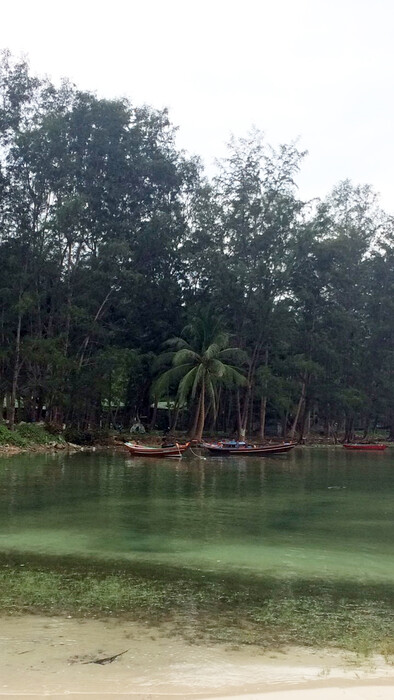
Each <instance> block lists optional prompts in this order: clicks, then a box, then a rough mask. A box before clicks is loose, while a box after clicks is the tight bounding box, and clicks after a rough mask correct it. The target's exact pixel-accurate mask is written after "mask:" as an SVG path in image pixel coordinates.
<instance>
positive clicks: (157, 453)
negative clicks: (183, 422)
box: [124, 442, 190, 458]
mask: <svg viewBox="0 0 394 700" xmlns="http://www.w3.org/2000/svg"><path fill="white" fill-rule="evenodd" d="M189 445H190V442H187V443H185V444H183V445H179V444H178V443H177V442H176V443H175V444H174V445H167V446H162V447H160V446H157V447H156V446H155V445H139V444H138V443H137V442H125V443H124V446H125V447H126V448H127V449H128V451H129V452H130V454H132V455H135V456H138V457H156V458H157V457H182V454H183V453H184V452H185V450H187V448H188V447H189Z"/></svg>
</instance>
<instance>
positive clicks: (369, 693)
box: [0, 615, 394, 700]
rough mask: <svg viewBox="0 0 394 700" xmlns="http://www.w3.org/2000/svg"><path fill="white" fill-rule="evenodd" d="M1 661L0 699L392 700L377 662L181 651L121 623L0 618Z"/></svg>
mask: <svg viewBox="0 0 394 700" xmlns="http://www.w3.org/2000/svg"><path fill="white" fill-rule="evenodd" d="M123 652H124V653H123ZM118 654H119V656H117V655H118ZM112 657H115V658H112ZM0 661H1V667H0V668H1V673H0V697H1V698H2V700H4V698H7V697H8V698H13V700H16V698H18V697H20V698H22V697H26V696H36V697H45V696H50V697H52V698H56V697H64V696H65V695H71V696H72V697H73V698H74V700H75V699H76V698H79V697H81V698H82V697H85V698H86V695H89V696H90V697H94V698H97V699H98V700H100V699H101V698H105V700H108V698H109V697H111V696H112V697H114V696H116V695H123V696H129V697H132V698H134V700H148V699H152V700H155V699H157V700H158V699H159V698H160V699H161V700H172V699H175V698H178V699H179V698H188V697H189V698H191V697H193V698H215V699H216V700H220V699H223V698H228V697H230V696H232V697H233V698H234V699H235V698H242V699H243V700H255V699H256V698H260V697H261V696H262V694H264V700H288V699H290V697H291V699H292V700H296V699H297V700H298V698H300V700H303V699H304V698H305V700H309V699H311V700H312V698H316V697H319V700H339V699H340V698H342V699H343V700H355V699H357V698H358V699H361V700H375V699H376V700H379V699H380V700H386V699H387V700H388V698H392V697H394V666H393V665H390V664H389V663H387V661H385V659H384V658H382V657H379V656H376V657H373V658H370V659H367V660H365V659H364V660H362V659H360V658H357V657H356V656H355V655H352V654H348V653H343V652H340V651H336V650H324V651H318V650H313V649H304V648H291V649H285V650H281V651H278V650H272V651H267V650H262V649H261V648H259V647H255V646H247V647H246V646H244V647H236V646H231V645H229V644H215V645H209V644H207V643H201V644H190V643H188V642H187V641H185V640H184V639H183V638H181V637H180V636H179V637H176V636H175V637H174V636H173V635H172V636H171V635H170V634H169V632H168V630H166V628H165V627H162V626H161V627H151V626H148V625H144V624H137V623H135V622H128V621H125V620H114V619H110V620H107V621H103V620H91V619H89V620H83V619H73V618H62V617H56V618H55V617H42V616H33V615H24V616H10V617H2V618H0ZM297 691H298V692H297Z"/></svg>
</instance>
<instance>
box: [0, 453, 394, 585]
mask: <svg viewBox="0 0 394 700" xmlns="http://www.w3.org/2000/svg"><path fill="white" fill-rule="evenodd" d="M393 516H394V449H393V450H390V449H388V450H386V452H385V453H381V454H380V453H375V454H373V453H372V454H362V453H361V454H358V453H347V452H345V450H343V449H342V448H302V447H299V448H296V449H295V450H294V451H293V452H292V453H290V454H288V455H285V456H279V457H273V458H245V457H244V458H236V457H230V458H215V457H208V458H207V459H205V460H202V459H197V458H195V457H193V456H190V455H189V456H188V457H185V458H184V459H183V460H182V461H181V462H175V461H171V460H170V461H165V460H157V461H156V460H152V459H149V460H143V459H135V458H131V457H129V456H128V455H127V454H123V453H122V452H117V453H108V452H101V453H100V452H96V453H76V454H70V455H67V454H56V455H39V456H38V455H22V456H15V457H10V458H3V459H1V460H0V551H2V552H13V551H16V552H19V553H36V554H38V553H39V554H44V555H46V556H51V555H55V554H56V555H59V554H61V555H62V554H64V555H76V556H83V557H84V558H85V559H86V560H87V561H88V560H89V559H91V560H93V559H95V560H97V559H106V560H109V561H111V560H113V561H117V562H125V561H128V562H132V561H137V562H140V563H144V562H149V563H150V564H152V563H153V564H155V563H157V564H158V565H161V564H166V565H176V566H180V567H185V568H194V569H196V568H198V569H200V570H207V571H226V572H231V571H242V572H243V573H248V574H249V575H251V576H256V575H259V576H260V575H269V576H277V577H280V578H287V579H288V578H293V577H299V578H301V577H302V578H305V577H307V578H309V579H314V578H319V579H320V578H321V577H322V576H323V577H324V578H326V579H327V578H328V579H332V580H335V579H341V580H344V579H348V580H357V581H358V582H365V583H373V582H376V583H383V582H386V583H394V557H393V554H394V545H393V542H394V517H393Z"/></svg>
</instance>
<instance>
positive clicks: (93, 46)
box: [0, 0, 394, 213]
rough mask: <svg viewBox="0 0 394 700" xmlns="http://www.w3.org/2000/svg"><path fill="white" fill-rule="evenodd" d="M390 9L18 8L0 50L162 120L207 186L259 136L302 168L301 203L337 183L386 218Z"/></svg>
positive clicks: (380, 5) (386, 5) (392, 54)
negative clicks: (367, 188) (365, 195)
mask: <svg viewBox="0 0 394 700" xmlns="http://www.w3.org/2000/svg"><path fill="white" fill-rule="evenodd" d="M393 20H394V0H210V1H208V0H144V1H142V0H107V1H106V2H103V1H100V0H96V1H93V0H79V1H76V0H68V2H59V0H58V1H57V2H56V0H51V1H49V0H30V1H26V0H19V2H18V0H14V3H13V4H11V2H9V3H8V2H7V4H6V3H5V2H4V0H3V3H2V8H1V25H0V47H1V48H9V49H10V50H11V51H12V52H13V53H15V54H17V55H20V54H21V53H24V54H26V55H27V56H28V57H29V59H30V64H31V67H32V70H33V72H37V73H39V74H43V73H46V74H48V75H49V76H50V77H52V79H54V80H57V79H58V78H59V77H62V76H64V77H69V78H70V79H71V80H72V81H74V82H75V83H76V84H77V85H78V87H81V88H85V89H90V90H94V91H96V92H97V93H98V95H99V96H106V97H118V96H127V97H129V98H130V99H131V100H132V101H133V102H134V104H142V103H148V104H151V105H152V106H154V107H165V106H166V107H168V108H169V110H170V117H171V120H172V122H173V123H175V124H176V125H178V126H179V127H180V128H179V136H178V143H179V146H181V147H182V148H185V149H186V150H188V151H189V152H191V153H197V154H199V155H200V156H201V157H202V159H203V161H204V163H205V165H206V166H207V168H208V170H209V172H212V164H213V162H214V159H215V157H219V156H221V155H223V154H224V145H225V143H226V142H227V141H228V140H229V137H230V135H231V133H233V134H235V135H236V136H244V135H246V133H247V131H248V130H249V129H250V128H251V127H252V125H255V126H256V127H258V128H259V129H261V130H262V131H264V132H265V134H266V139H267V141H268V142H269V143H271V144H273V145H277V144H279V143H286V142H289V141H292V140H295V139H299V146H300V147H301V148H302V149H307V150H308V151H309V155H308V156H307V158H306V160H305V161H304V165H303V169H302V173H301V175H300V177H299V185H300V193H301V195H302V196H304V197H313V196H325V194H327V193H328V191H329V190H330V189H331V187H332V186H333V185H335V184H336V183H337V182H338V181H339V180H341V179H344V178H346V177H349V178H351V179H352V180H353V181H354V182H355V183H366V182H367V183H370V184H372V185H373V187H374V189H375V190H377V191H378V192H380V193H381V198H382V204H383V206H384V207H385V208H386V209H387V210H388V211H390V212H392V213H394V189H393V164H394V139H393V133H392V132H393V112H394V92H393V87H394V85H393V83H394V39H393V36H394V21H393Z"/></svg>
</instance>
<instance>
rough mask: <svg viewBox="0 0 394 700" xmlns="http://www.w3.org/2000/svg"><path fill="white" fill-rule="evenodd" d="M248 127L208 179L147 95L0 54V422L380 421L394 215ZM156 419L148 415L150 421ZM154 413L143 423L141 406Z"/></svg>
mask: <svg viewBox="0 0 394 700" xmlns="http://www.w3.org/2000/svg"><path fill="white" fill-rule="evenodd" d="M304 156H305V153H303V152H301V151H300V150H299V149H298V148H297V145H296V144H294V143H291V144H286V145H282V146H280V147H279V148H272V147H271V146H270V145H269V144H267V143H266V141H265V139H264V137H263V135H262V134H261V133H260V132H258V131H256V130H255V131H253V132H251V133H250V134H249V135H248V136H247V137H246V138H233V139H232V140H231V142H230V143H229V144H228V149H227V155H226V157H225V158H223V159H222V160H221V161H220V162H219V163H218V165H217V170H216V174H215V176H214V177H211V178H208V177H207V175H206V174H205V173H204V169H203V166H202V164H201V162H200V160H199V159H198V158H197V157H190V156H189V155H188V154H186V153H184V152H182V151H181V150H179V149H178V148H177V146H176V129H175V128H174V126H173V125H172V124H171V122H170V120H169V116H168V113H167V111H166V110H157V109H154V108H151V107H148V106H135V105H133V104H132V103H131V102H130V101H129V100H126V99H118V100H107V99H101V98H99V97H97V96H96V95H95V94H93V93H91V92H86V91H81V90H79V89H78V88H77V87H76V86H74V85H72V84H70V83H69V82H67V81H64V82H63V83H62V84H61V85H60V86H55V85H53V84H52V83H51V81H50V80H49V79H48V78H37V77H36V76H34V75H32V74H31V72H30V69H29V66H28V64H27V62H26V61H24V60H19V59H15V58H13V57H12V56H11V55H10V54H9V53H8V52H3V53H2V56H1V63H0V269H1V276H0V288H1V290H0V404H1V405H2V406H4V412H3V418H4V419H6V420H7V421H8V423H9V425H10V427H11V428H12V427H13V426H14V424H15V422H16V420H22V419H23V420H26V421H40V420H45V421H46V422H48V423H50V424H54V425H61V424H64V423H65V424H67V425H70V426H78V427H80V428H82V429H84V428H87V427H89V426H102V427H110V426H115V425H117V426H121V427H124V428H127V427H129V426H130V424H131V423H132V422H133V421H134V420H135V419H136V418H139V419H141V420H142V421H143V422H144V424H145V426H148V425H149V426H150V427H155V426H157V425H160V420H162V419H159V414H160V408H158V407H160V406H162V405H163V402H164V404H165V405H167V406H168V413H167V414H166V415H167V416H168V417H169V420H170V423H171V425H170V427H172V428H175V427H176V426H177V427H179V428H181V429H185V430H189V431H190V432H191V433H192V434H201V432H202V430H203V429H204V428H205V429H206V430H208V429H209V430H211V431H223V432H225V433H227V434H234V433H235V432H237V433H238V434H239V435H240V436H243V435H246V434H250V435H252V434H253V435H257V436H259V438H260V439H262V440H263V439H264V437H265V436H266V430H267V425H268V426H270V425H271V426H272V425H275V426H280V428H279V432H281V433H282V435H283V436H286V437H295V436H298V437H302V436H303V435H304V434H305V433H306V432H308V431H309V430H310V429H311V427H313V426H315V427H318V428H319V429H320V430H321V431H322V432H324V433H325V434H326V435H333V436H334V437H335V436H337V435H339V434H343V436H344V437H345V439H350V438H351V437H352V435H353V434H354V430H355V429H356V428H358V429H359V428H362V429H363V430H364V433H365V435H367V434H368V432H369V431H371V430H373V429H376V428H377V427H379V426H380V427H385V428H386V427H387V429H388V430H389V436H390V438H393V437H394V373H393V361H392V360H393V352H394V342H393V341H394V226H393V218H392V216H390V215H388V214H387V213H385V212H384V211H383V210H382V209H381V208H380V206H379V203H378V198H377V196H376V195H375V193H374V192H373V190H372V188H371V187H370V186H369V185H364V186H355V185H353V184H352V183H351V182H349V181H344V182H340V183H339V184H338V185H337V186H336V187H335V188H334V189H333V190H332V192H331V193H330V194H329V195H328V196H327V197H326V198H325V199H324V200H313V201H307V202H306V201H303V200H302V199H300V197H299V195H298V190H297V174H298V172H299V169H300V167H301V165H302V160H303V158H304ZM166 420H167V418H166ZM158 421H159V422H158Z"/></svg>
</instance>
